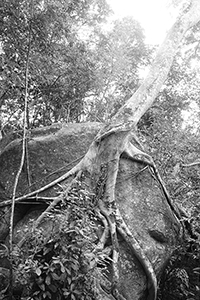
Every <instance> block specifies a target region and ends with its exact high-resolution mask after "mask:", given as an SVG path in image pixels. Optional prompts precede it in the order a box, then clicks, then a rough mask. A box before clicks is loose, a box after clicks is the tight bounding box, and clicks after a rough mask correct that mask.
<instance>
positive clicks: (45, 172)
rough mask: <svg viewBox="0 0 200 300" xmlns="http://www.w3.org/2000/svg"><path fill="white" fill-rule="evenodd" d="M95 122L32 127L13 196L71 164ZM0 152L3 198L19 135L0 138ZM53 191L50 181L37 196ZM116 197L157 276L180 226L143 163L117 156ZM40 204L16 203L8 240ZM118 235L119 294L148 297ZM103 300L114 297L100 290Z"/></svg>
mask: <svg viewBox="0 0 200 300" xmlns="http://www.w3.org/2000/svg"><path fill="white" fill-rule="evenodd" d="M101 127H102V125H101V124H99V123H82V124H69V125H62V126H61V125H54V126H51V127H47V128H42V129H37V130H33V131H32V132H31V133H30V135H29V136H28V139H27V149H28V151H27V159H26V163H25V165H24V167H23V172H22V174H21V177H20V181H19V185H18V189H17V196H20V195H24V194H27V193H28V192H30V191H34V190H36V189H38V188H40V187H41V186H44V185H46V184H48V183H49V182H51V181H53V180H54V179H56V178H58V177H60V176H61V175H62V174H64V173H66V172H67V171H68V170H69V169H71V168H72V167H73V166H74V165H76V163H77V162H78V161H79V160H80V159H81V157H82V156H83V155H84V154H85V153H86V151H87V149H88V147H89V145H90V143H91V142H92V140H93V138H94V136H95V135H96V134H97V132H98V131H99V129H100V128H101ZM0 153H1V154H0V170H1V171H0V197H1V201H3V200H5V199H10V198H11V197H12V190H13V182H14V179H15V175H16V172H17V170H18V168H19V164H20V157H21V139H20V138H17V139H14V140H12V141H10V140H9V141H8V142H6V141H5V140H3V141H2V143H1V144H0ZM62 184H63V183H62ZM59 191H60V186H57V185H55V186H53V187H52V188H50V189H48V190H46V191H45V192H43V193H42V194H41V195H43V196H44V195H45V196H50V197H53V196H57V194H58V192H59ZM116 199H117V204H118V206H119V209H120V211H121V214H122V216H123V218H124V220H125V222H126V224H127V225H128V227H129V229H130V230H131V232H132V234H133V235H134V237H135V239H136V240H137V241H138V243H139V245H140V247H141V248H142V249H143V251H144V253H145V255H146V256H147V257H148V259H149V260H150V261H151V264H152V266H153V268H154V270H155V273H156V275H157V277H158V278H159V276H160V274H161V271H162V268H163V267H164V265H165V264H166V262H167V260H168V258H169V257H170V255H171V253H172V251H173V250H174V247H175V246H176V243H177V236H178V235H179V232H178V231H179V229H180V228H179V224H178V223H177V221H176V219H175V218H174V215H173V213H172V212H171V210H170V207H169V206H168V204H167V202H166V200H165V198H164V196H163V194H162V191H161V189H160V187H159V184H158V183H157V182H156V180H155V179H154V177H153V175H152V174H151V172H150V171H149V169H148V168H147V167H146V166H145V165H144V164H141V163H138V162H134V161H129V160H127V159H125V158H122V159H121V162H120V172H119V174H118V178H117V188H116ZM29 201H30V200H29ZM27 202H28V201H27ZM44 208H45V207H43V206H39V204H38V205H31V204H27V203H26V204H25V203H23V204H17V205H16V211H15V219H14V224H15V226H16V229H15V237H14V241H16V242H18V241H19V240H20V239H21V238H22V236H23V227H24V225H26V224H27V223H28V221H29V220H30V218H31V219H36V218H37V217H38V215H39V213H40V211H42V210H44ZM1 214H2V216H3V217H2V219H1V224H0V240H2V241H3V240H4V241H5V240H6V236H7V235H8V232H9V228H8V224H9V218H10V207H9V206H7V207H5V208H1ZM44 226H45V225H44ZM46 228H48V224H47V226H46ZM20 232H21V235H20ZM119 240H120V287H119V289H120V292H121V294H122V295H123V297H124V298H125V299H126V300H132V299H134V300H139V299H150V298H148V295H147V292H145V291H146V274H145V270H143V268H142V266H141V264H140V263H139V261H138V260H137V258H136V257H135V256H134V255H133V253H132V252H131V250H130V249H129V247H128V246H127V245H126V243H125V242H124V241H123V239H122V238H120V236H119ZM0 263H1V262H0ZM103 299H114V298H113V297H112V296H110V297H109V296H108V295H107V296H106V295H104V296H102V300H103Z"/></svg>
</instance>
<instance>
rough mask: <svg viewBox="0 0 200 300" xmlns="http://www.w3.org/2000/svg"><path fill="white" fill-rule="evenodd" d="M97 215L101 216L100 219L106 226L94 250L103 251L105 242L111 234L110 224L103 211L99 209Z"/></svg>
mask: <svg viewBox="0 0 200 300" xmlns="http://www.w3.org/2000/svg"><path fill="white" fill-rule="evenodd" d="M97 215H98V217H99V219H100V220H101V222H102V224H103V226H104V231H103V234H102V236H101V237H100V239H99V242H98V244H97V245H96V247H95V249H94V252H98V251H102V250H103V249H104V247H105V243H106V241H107V239H108V236H109V225H108V221H107V220H106V218H105V217H104V216H103V215H102V214H101V212H100V211H99V210H97Z"/></svg>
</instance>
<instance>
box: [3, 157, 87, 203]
mask: <svg viewBox="0 0 200 300" xmlns="http://www.w3.org/2000/svg"><path fill="white" fill-rule="evenodd" d="M82 168H83V160H81V161H80V162H79V163H78V164H77V165H76V166H75V167H74V168H72V169H71V170H70V171H69V172H67V173H65V174H63V175H62V176H60V177H59V178H57V179H55V180H54V181H52V182H50V183H49V184H47V185H45V186H43V187H41V188H40V189H38V190H35V191H33V192H31V193H28V194H26V195H23V196H21V197H18V198H15V203H18V202H21V201H23V200H26V199H28V198H30V197H31V198H32V196H35V195H37V194H39V193H41V192H44V191H46V190H48V189H49V188H51V187H53V186H55V185H56V184H58V183H60V182H62V181H64V180H66V179H67V178H69V177H70V176H73V175H75V174H76V173H77V172H78V171H80V170H82ZM36 198H37V196H36ZM32 199H33V198H32ZM54 201H56V200H54ZM11 203H12V200H11V199H8V200H5V201H2V202H1V203H0V207H4V206H8V205H11Z"/></svg>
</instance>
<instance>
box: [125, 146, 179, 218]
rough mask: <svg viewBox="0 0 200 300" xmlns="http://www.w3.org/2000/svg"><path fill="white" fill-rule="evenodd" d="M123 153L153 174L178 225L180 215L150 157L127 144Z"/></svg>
mask: <svg viewBox="0 0 200 300" xmlns="http://www.w3.org/2000/svg"><path fill="white" fill-rule="evenodd" d="M124 153H125V154H126V155H127V156H128V158H129V159H131V160H133V161H139V162H142V163H144V164H146V165H148V166H149V168H150V171H151V172H153V175H154V178H155V179H156V181H157V182H158V183H159V185H160V187H161V190H162V192H163V194H164V197H165V199H166V200H167V203H168V205H169V207H170V209H171V210H172V212H173V215H174V218H175V220H176V223H180V222H181V221H180V220H181V215H180V212H179V211H178V209H177V208H176V207H175V205H174V204H173V203H172V200H171V198H170V195H169V193H168V191H167V189H166V186H165V184H164V182H163V180H162V179H161V176H160V174H159V172H158V169H157V168H156V165H155V163H154V161H153V159H152V157H151V156H150V155H148V154H146V153H144V152H143V151H141V150H139V149H138V148H136V147H135V146H134V145H133V144H131V143H128V145H127V147H126V149H125V151H124Z"/></svg>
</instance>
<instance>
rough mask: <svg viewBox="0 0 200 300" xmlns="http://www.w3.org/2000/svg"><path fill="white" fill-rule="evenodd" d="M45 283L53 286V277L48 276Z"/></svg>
mask: <svg viewBox="0 0 200 300" xmlns="http://www.w3.org/2000/svg"><path fill="white" fill-rule="evenodd" d="M45 283H46V284H47V285H50V284H51V277H50V276H49V275H47V277H46V279H45Z"/></svg>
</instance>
